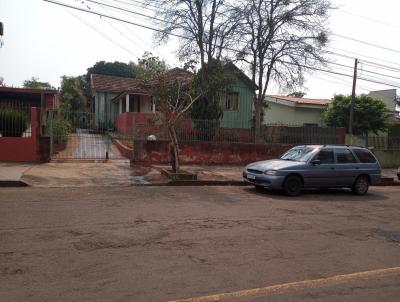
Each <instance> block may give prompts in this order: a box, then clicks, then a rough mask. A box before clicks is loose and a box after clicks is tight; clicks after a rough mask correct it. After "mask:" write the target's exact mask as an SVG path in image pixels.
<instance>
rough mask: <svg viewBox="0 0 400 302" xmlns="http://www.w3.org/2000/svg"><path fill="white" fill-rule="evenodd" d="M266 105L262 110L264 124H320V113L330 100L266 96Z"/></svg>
mask: <svg viewBox="0 0 400 302" xmlns="http://www.w3.org/2000/svg"><path fill="white" fill-rule="evenodd" d="M266 100H267V104H268V107H267V108H266V109H265V111H264V120H263V122H264V124H284V125H300V126H321V125H322V113H323V112H324V110H325V109H326V108H327V107H328V106H329V104H330V103H331V100H328V99H310V98H297V97H292V96H279V95H269V96H266Z"/></svg>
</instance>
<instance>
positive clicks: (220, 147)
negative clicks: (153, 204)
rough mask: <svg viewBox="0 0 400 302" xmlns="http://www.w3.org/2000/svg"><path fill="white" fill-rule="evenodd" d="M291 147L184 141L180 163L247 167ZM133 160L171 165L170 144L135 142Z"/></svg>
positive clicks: (181, 146)
mask: <svg viewBox="0 0 400 302" xmlns="http://www.w3.org/2000/svg"><path fill="white" fill-rule="evenodd" d="M291 147H292V145H284V144H269V145H265V144H245V143H223V142H181V143H180V160H181V163H182V164H247V163H250V162H254V161H258V160H266V159H272V158H276V157H278V156H280V155H282V154H283V153H284V152H285V151H286V150H288V149H289V148H291ZM134 161H137V162H146V163H169V162H170V153H169V142H168V141H155V142H148V141H144V140H135V142H134Z"/></svg>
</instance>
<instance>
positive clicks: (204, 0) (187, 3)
mask: <svg viewBox="0 0 400 302" xmlns="http://www.w3.org/2000/svg"><path fill="white" fill-rule="evenodd" d="M147 1H148V2H149V3H151V5H155V6H157V7H158V9H157V12H156V15H157V16H158V17H159V19H158V20H161V21H160V23H159V26H160V27H161V32H160V33H159V34H158V35H157V39H158V40H159V41H160V42H163V41H167V40H168V38H169V35H170V34H171V33H174V34H175V35H179V36H180V37H181V38H180V47H179V50H178V56H179V58H180V59H183V60H184V61H185V62H187V61H189V60H191V59H193V60H195V61H197V62H198V63H200V66H201V68H205V67H206V66H207V62H210V61H211V59H213V58H214V59H216V60H221V59H222V56H223V54H224V52H226V49H227V48H229V46H231V45H234V44H235V43H237V41H233V40H232V39H231V37H232V33H233V31H234V30H235V29H236V28H237V25H238V20H237V19H235V18H234V17H235V16H236V15H235V10H234V8H233V7H231V6H229V5H228V4H227V3H228V2H227V1H224V0H147Z"/></svg>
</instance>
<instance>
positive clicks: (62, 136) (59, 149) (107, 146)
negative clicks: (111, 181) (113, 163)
mask: <svg viewBox="0 0 400 302" xmlns="http://www.w3.org/2000/svg"><path fill="white" fill-rule="evenodd" d="M46 126H47V132H48V135H49V137H50V154H51V158H52V159H56V160H57V159H58V160H67V159H68V160H69V159H71V160H73V159H76V160H82V159H91V160H107V159H113V160H117V159H127V158H128V157H129V155H127V153H126V152H124V154H123V153H122V152H121V151H120V150H121V145H122V146H124V147H128V148H130V147H132V145H133V144H132V141H133V140H132V137H127V136H123V135H120V134H118V133H117V132H116V130H115V128H114V126H113V125H107V126H105V123H96V122H95V121H94V120H93V115H92V114H91V113H87V112H81V113H77V112H73V113H70V112H61V113H60V112H57V111H48V112H47V122H46ZM125 149H126V148H125Z"/></svg>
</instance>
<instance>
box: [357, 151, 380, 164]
mask: <svg viewBox="0 0 400 302" xmlns="http://www.w3.org/2000/svg"><path fill="white" fill-rule="evenodd" d="M353 151H354V153H355V154H356V156H357V157H358V159H359V160H360V162H362V163H376V159H375V157H374V156H373V155H372V154H371V152H370V151H368V150H365V149H354V150H353Z"/></svg>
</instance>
